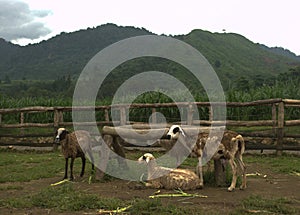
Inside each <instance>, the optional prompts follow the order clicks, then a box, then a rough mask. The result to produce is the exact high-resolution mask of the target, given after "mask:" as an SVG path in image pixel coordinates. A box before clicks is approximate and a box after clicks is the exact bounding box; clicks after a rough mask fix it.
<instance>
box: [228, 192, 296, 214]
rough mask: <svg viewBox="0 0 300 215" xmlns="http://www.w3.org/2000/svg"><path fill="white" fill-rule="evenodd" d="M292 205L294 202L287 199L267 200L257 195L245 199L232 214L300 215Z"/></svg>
mask: <svg viewBox="0 0 300 215" xmlns="http://www.w3.org/2000/svg"><path fill="white" fill-rule="evenodd" d="M292 204H293V201H292V200H290V199H287V198H272V199H267V198H263V197H261V196H257V195H255V196H250V197H248V198H246V199H244V200H243V201H242V203H241V206H240V207H239V208H238V209H237V210H235V211H234V212H233V213H232V214H253V213H255V214H299V212H300V211H299V210H298V209H297V208H295V207H293V206H292Z"/></svg>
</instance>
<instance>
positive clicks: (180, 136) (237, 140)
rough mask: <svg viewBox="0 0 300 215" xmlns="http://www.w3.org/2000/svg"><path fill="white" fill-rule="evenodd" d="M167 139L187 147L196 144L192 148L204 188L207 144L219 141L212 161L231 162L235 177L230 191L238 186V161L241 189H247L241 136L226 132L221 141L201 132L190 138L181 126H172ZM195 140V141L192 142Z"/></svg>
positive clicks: (243, 143)
mask: <svg viewBox="0 0 300 215" xmlns="http://www.w3.org/2000/svg"><path fill="white" fill-rule="evenodd" d="M167 137H168V139H171V140H176V139H177V140H178V141H179V143H180V144H182V145H184V146H186V147H190V146H191V144H193V143H195V142H196V144H195V146H193V147H191V148H192V152H193V153H194V154H195V155H196V156H197V158H198V164H197V169H196V171H197V173H198V176H199V178H200V181H201V182H200V185H201V187H203V172H202V159H203V157H205V156H206V153H207V152H206V149H205V144H206V143H207V142H208V143H216V142H217V141H220V144H219V145H218V148H217V150H216V151H215V153H214V154H213V156H212V159H214V160H217V159H220V160H221V161H222V163H224V162H225V161H229V164H230V166H231V169H232V174H233V177H232V181H231V185H230V186H229V187H228V191H233V190H234V189H235V186H236V180H237V164H236V162H235V159H236V160H237V161H238V166H239V167H240V169H241V171H242V176H243V179H242V185H241V187H240V188H241V189H245V188H246V167H245V164H244V162H243V158H242V155H243V153H244V151H245V142H244V139H243V137H242V136H241V135H239V134H237V133H236V132H234V131H229V130H226V131H225V132H224V134H223V136H222V139H221V140H218V137H216V136H213V137H209V135H208V133H205V132H200V133H199V134H198V136H197V137H189V136H187V134H186V132H184V131H183V129H182V128H181V127H180V126H179V125H172V126H171V127H170V129H169V130H168V133H167ZM193 138H194V140H195V141H191V140H192V139H193ZM195 138H197V139H195Z"/></svg>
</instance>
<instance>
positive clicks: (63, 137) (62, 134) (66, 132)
mask: <svg viewBox="0 0 300 215" xmlns="http://www.w3.org/2000/svg"><path fill="white" fill-rule="evenodd" d="M68 133H69V132H68V131H67V130H63V132H62V133H61V134H60V138H61V139H65V137H66V135H67V134H68Z"/></svg>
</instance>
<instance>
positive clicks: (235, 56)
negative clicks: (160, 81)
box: [0, 24, 300, 89]
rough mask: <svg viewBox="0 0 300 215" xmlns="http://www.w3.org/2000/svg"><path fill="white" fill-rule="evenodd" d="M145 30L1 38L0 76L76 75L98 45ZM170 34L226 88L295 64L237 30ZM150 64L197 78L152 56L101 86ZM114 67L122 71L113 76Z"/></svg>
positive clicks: (106, 28)
mask: <svg viewBox="0 0 300 215" xmlns="http://www.w3.org/2000/svg"><path fill="white" fill-rule="evenodd" d="M150 34H152V33H151V32H150V31H148V30H146V29H143V28H142V29H141V28H135V27H121V26H117V25H114V24H105V25H101V26H98V27H96V28H88V29H86V30H80V31H76V32H72V33H61V34H60V35H57V36H55V37H53V38H51V39H49V40H47V41H42V42H40V43H38V44H30V45H27V46H24V47H21V46H18V45H14V44H11V43H9V42H6V41H4V40H0V80H5V79H8V78H9V79H10V80H60V78H61V77H67V76H68V77H69V78H71V79H72V80H75V79H76V78H77V77H78V75H79V74H80V72H81V71H82V69H83V67H84V66H85V65H86V64H87V62H88V61H89V60H90V59H91V58H92V57H93V56H94V55H95V54H96V53H97V52H99V51H100V50H101V49H103V48H105V47H107V46H108V45H110V44H112V43H114V42H117V41H119V40H122V39H125V38H129V37H133V36H139V35H150ZM174 38H177V39H180V40H182V41H185V42H187V43H189V44H190V45H192V46H193V47H195V48H196V49H198V50H199V51H200V52H201V53H202V54H203V55H204V56H205V57H206V58H207V59H208V61H209V62H210V63H211V65H212V66H213V67H214V69H215V70H216V72H217V73H218V75H219V77H220V79H221V81H222V84H223V86H224V87H225V89H226V88H230V86H232V85H233V84H234V83H235V82H236V81H237V80H240V79H246V80H250V81H253V82H254V83H255V85H261V84H263V83H268V82H269V81H271V80H273V79H274V78H275V77H277V76H278V75H279V74H282V73H287V72H289V69H291V68H293V67H295V66H297V65H300V57H299V56H296V55H295V54H293V53H291V52H289V51H288V50H285V49H283V48H269V47H266V46H264V45H261V44H255V43H253V42H251V41H250V40H248V39H247V38H245V37H243V36H241V35H238V34H233V33H211V32H208V31H203V30H193V31H192V32H190V33H189V34H187V35H178V36H174ZM150 69H151V70H160V71H166V72H169V73H172V74H174V75H175V76H176V77H178V78H180V79H181V80H182V81H183V82H185V83H187V84H189V85H190V87H192V88H197V87H198V86H197V84H198V83H196V82H195V83H194V82H193V81H191V80H189V79H188V77H187V76H186V73H185V71H184V68H182V67H181V66H179V65H176V64H173V63H170V62H168V61H166V60H161V59H154V58H153V59H149V58H148V59H138V60H132V61H130V62H128V63H126V64H125V65H121V66H119V67H118V68H117V70H116V71H115V73H113V74H112V75H111V79H108V81H107V82H106V86H107V87H109V88H110V89H111V88H113V87H117V86H118V85H119V84H120V83H122V81H123V80H124V79H126V78H128V77H130V76H132V75H133V74H135V73H138V72H140V71H147V70H150ZM117 72H121V73H122V75H121V76H118V78H116V77H117V76H116V75H115V74H116V73H117ZM112 80H114V81H112ZM104 88H105V86H104Z"/></svg>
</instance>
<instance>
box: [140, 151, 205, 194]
mask: <svg viewBox="0 0 300 215" xmlns="http://www.w3.org/2000/svg"><path fill="white" fill-rule="evenodd" d="M138 161H139V162H146V163H147V168H148V177H147V183H146V187H150V188H156V189H158V188H165V189H169V190H173V189H181V190H195V189H197V188H200V179H199V178H198V176H197V175H196V174H195V173H194V172H193V171H190V170H187V169H170V168H166V167H160V166H157V164H156V160H155V158H154V156H153V155H152V154H150V153H146V154H144V155H143V156H141V157H140V158H139V159H138Z"/></svg>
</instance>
